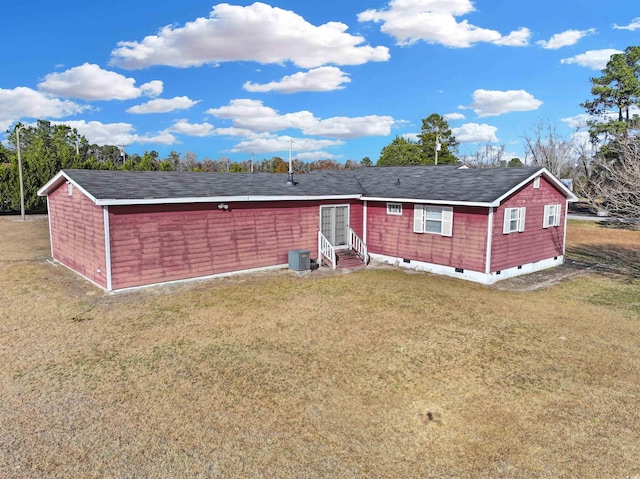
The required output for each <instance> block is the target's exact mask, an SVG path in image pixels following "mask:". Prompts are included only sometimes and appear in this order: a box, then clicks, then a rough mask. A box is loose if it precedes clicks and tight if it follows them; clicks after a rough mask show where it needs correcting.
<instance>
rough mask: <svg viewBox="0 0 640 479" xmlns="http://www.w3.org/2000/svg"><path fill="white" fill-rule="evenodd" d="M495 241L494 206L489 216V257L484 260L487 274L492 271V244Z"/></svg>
mask: <svg viewBox="0 0 640 479" xmlns="http://www.w3.org/2000/svg"><path fill="white" fill-rule="evenodd" d="M492 243H493V208H489V216H488V218H487V257H486V259H485V262H484V272H485V274H489V273H491V246H492Z"/></svg>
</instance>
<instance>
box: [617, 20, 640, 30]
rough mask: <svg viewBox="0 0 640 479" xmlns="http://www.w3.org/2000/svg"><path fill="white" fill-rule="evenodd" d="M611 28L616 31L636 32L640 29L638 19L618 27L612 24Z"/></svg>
mask: <svg viewBox="0 0 640 479" xmlns="http://www.w3.org/2000/svg"><path fill="white" fill-rule="evenodd" d="M613 28H615V29H616V30H630V31H634V30H638V29H640V17H636V18H634V19H633V20H632V21H631V23H630V24H629V25H618V24H616V23H614V24H613Z"/></svg>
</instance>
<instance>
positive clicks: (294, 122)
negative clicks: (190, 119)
mask: <svg viewBox="0 0 640 479" xmlns="http://www.w3.org/2000/svg"><path fill="white" fill-rule="evenodd" d="M207 113H208V114H210V115H213V116H215V117H217V118H224V119H228V120H232V123H233V126H235V127H238V128H245V129H247V130H252V131H261V132H265V131H279V130H285V129H287V128H296V129H299V130H302V129H304V128H307V127H308V126H310V125H312V124H313V122H314V121H315V118H314V116H313V114H312V113H311V112H309V111H299V112H296V113H287V114H284V115H280V114H279V113H278V112H277V111H276V110H274V109H273V108H270V107H267V106H264V105H263V104H262V102H261V101H260V100H249V99H238V100H231V102H230V104H229V105H228V106H223V107H220V108H211V109H209V110H207Z"/></svg>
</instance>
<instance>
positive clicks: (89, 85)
mask: <svg viewBox="0 0 640 479" xmlns="http://www.w3.org/2000/svg"><path fill="white" fill-rule="evenodd" d="M135 83H136V81H135V80H134V79H133V78H127V77H125V76H124V75H120V74H119V73H116V72H112V71H108V70H103V69H102V68H100V67H99V66H98V65H94V64H91V63H85V64H83V65H80V66H79V67H74V68H70V69H69V70H66V71H64V72H62V73H49V74H48V75H47V76H45V77H44V81H42V82H41V83H39V84H38V89H40V90H42V91H45V92H47V93H53V94H56V95H59V96H63V97H69V98H81V99H83V100H130V99H132V98H138V97H139V96H141V95H147V96H158V95H159V94H160V93H162V88H163V84H162V82H161V81H160V80H154V81H151V82H149V83H145V84H143V85H142V86H140V88H137V87H136V86H135Z"/></svg>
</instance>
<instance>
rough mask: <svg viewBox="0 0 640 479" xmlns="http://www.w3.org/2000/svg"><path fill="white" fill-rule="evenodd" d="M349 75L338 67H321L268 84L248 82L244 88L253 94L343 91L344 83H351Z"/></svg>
mask: <svg viewBox="0 0 640 479" xmlns="http://www.w3.org/2000/svg"><path fill="white" fill-rule="evenodd" d="M350 81H351V79H350V78H349V75H347V74H346V73H345V72H343V71H342V70H340V69H339V68H337V67H319V68H314V69H312V70H309V71H306V72H298V73H295V74H293V75H287V76H285V77H283V78H282V80H280V81H273V82H269V83H266V84H259V83H253V82H246V83H245V84H244V85H243V88H244V89H245V90H247V91H251V92H269V91H279V92H282V93H298V92H301V91H332V90H342V89H343V88H344V83H349V82H350Z"/></svg>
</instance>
